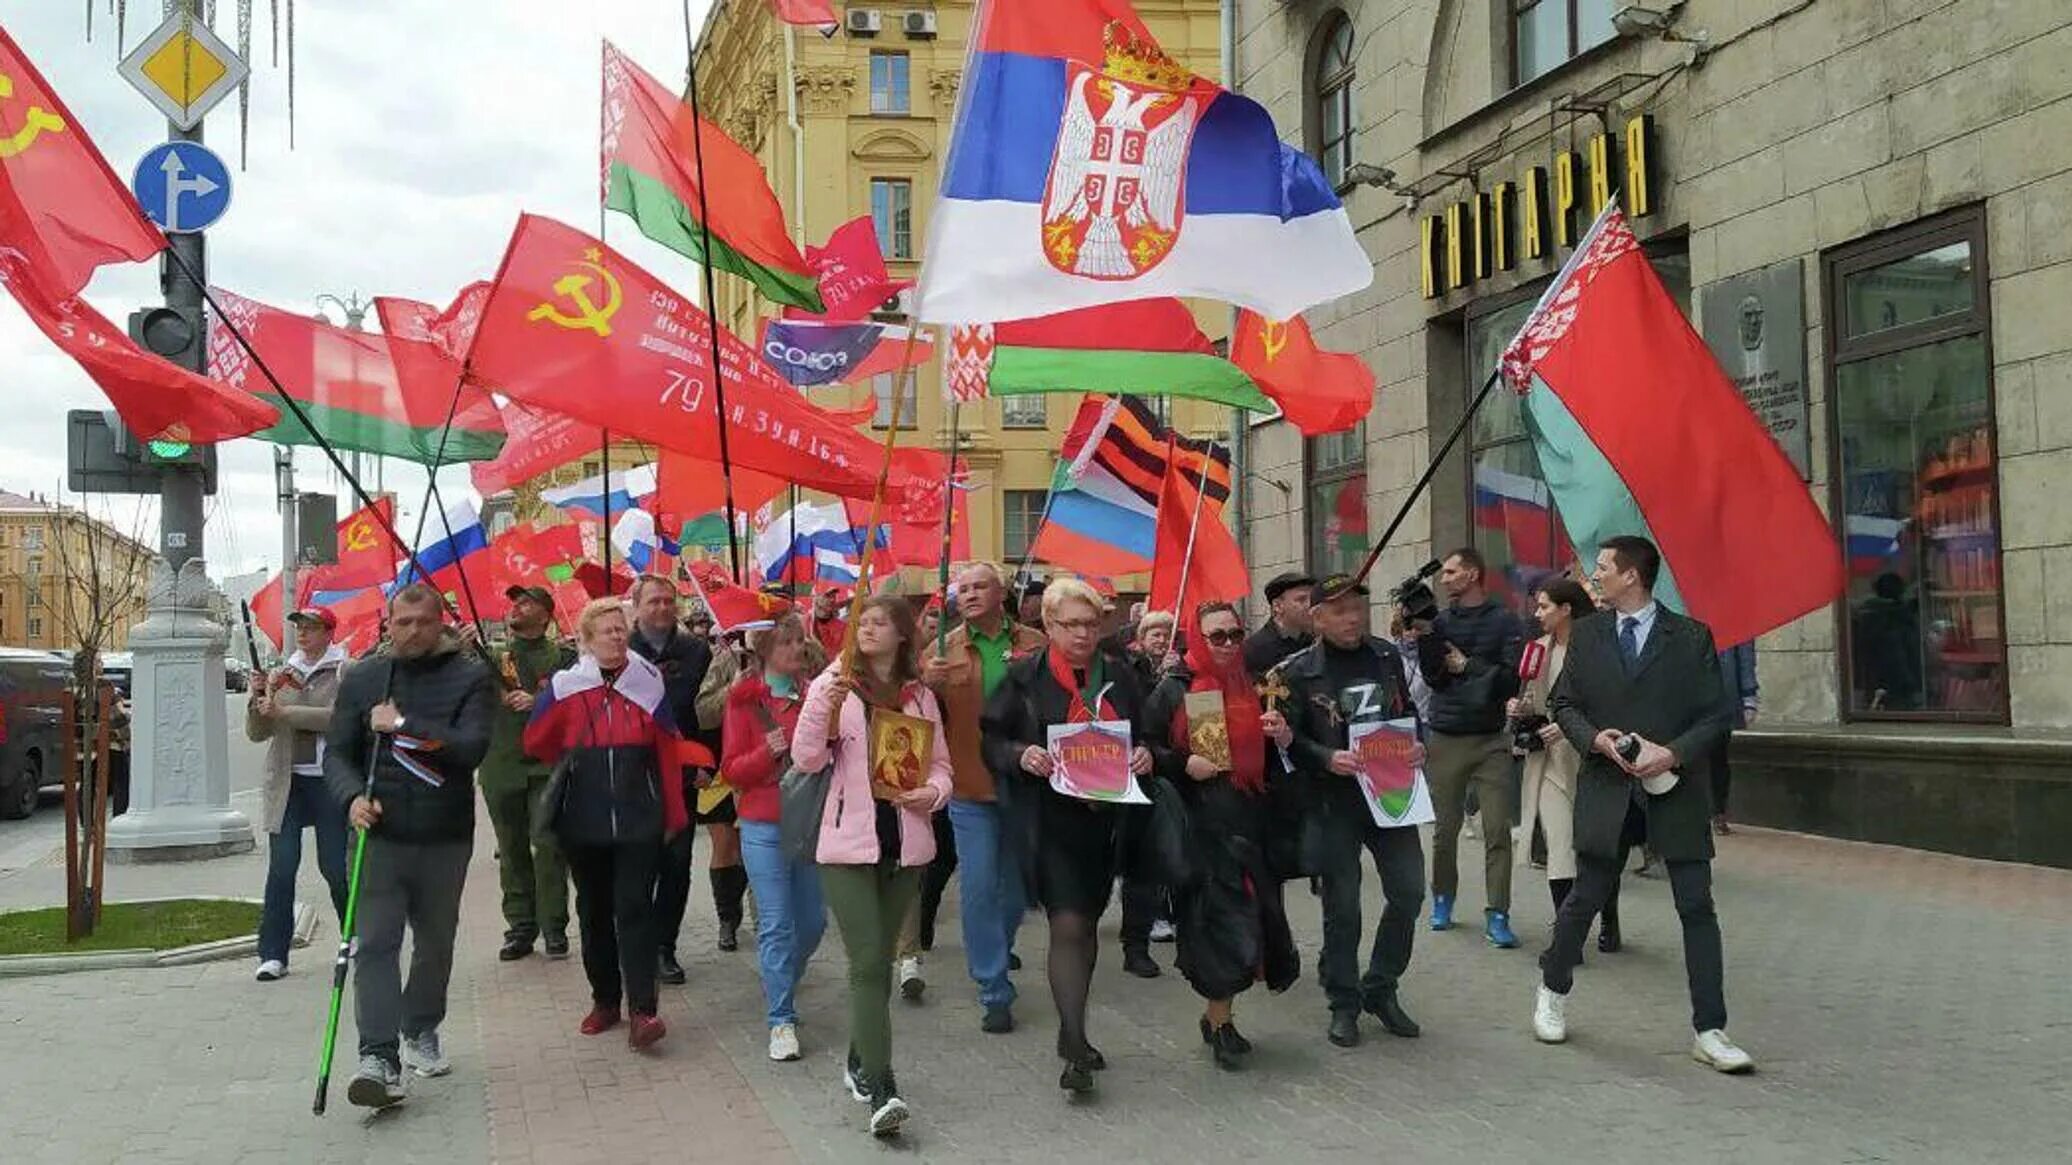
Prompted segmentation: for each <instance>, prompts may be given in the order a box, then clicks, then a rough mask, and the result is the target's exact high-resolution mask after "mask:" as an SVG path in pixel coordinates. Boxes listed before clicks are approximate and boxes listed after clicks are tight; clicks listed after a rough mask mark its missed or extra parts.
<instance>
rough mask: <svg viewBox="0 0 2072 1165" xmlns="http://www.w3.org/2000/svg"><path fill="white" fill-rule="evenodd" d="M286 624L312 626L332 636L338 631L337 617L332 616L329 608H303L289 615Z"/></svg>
mask: <svg viewBox="0 0 2072 1165" xmlns="http://www.w3.org/2000/svg"><path fill="white" fill-rule="evenodd" d="M288 622H290V623H294V624H296V625H297V626H300V625H302V624H304V623H308V624H310V625H312V626H317V627H322V628H323V629H324V630H326V631H329V632H332V633H333V634H336V633H337V631H338V616H337V615H335V614H333V613H332V611H331V608H329V607H303V608H302V609H300V610H298V611H296V612H295V613H294V614H292V615H289V616H288Z"/></svg>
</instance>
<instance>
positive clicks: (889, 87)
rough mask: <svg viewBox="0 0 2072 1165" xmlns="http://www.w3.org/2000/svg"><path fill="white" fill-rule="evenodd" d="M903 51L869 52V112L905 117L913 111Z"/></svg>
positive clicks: (905, 58) (905, 57) (905, 56)
mask: <svg viewBox="0 0 2072 1165" xmlns="http://www.w3.org/2000/svg"><path fill="white" fill-rule="evenodd" d="M909 92H910V91H909V89H908V87H907V55H906V54H905V53H877V52H874V53H872V54H871V112H872V113H879V114H886V115H889V116H894V117H905V116H906V115H907V114H909V113H912V112H913V111H914V106H913V101H912V98H911V97H910V95H909Z"/></svg>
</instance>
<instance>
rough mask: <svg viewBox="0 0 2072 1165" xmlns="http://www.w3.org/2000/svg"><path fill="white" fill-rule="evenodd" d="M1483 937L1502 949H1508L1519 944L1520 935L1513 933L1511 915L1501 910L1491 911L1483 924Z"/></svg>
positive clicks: (1490, 943)
mask: <svg viewBox="0 0 2072 1165" xmlns="http://www.w3.org/2000/svg"><path fill="white" fill-rule="evenodd" d="M1482 937H1483V938H1486V939H1488V940H1489V945H1490V946H1493V947H1496V948H1498V949H1500V950H1506V951H1508V950H1510V949H1512V948H1513V947H1516V946H1517V945H1518V936H1517V935H1515V934H1512V933H1511V916H1510V915H1508V914H1505V913H1504V912H1503V911H1501V910H1492V911H1490V912H1489V919H1488V921H1486V922H1484V923H1483V924H1482Z"/></svg>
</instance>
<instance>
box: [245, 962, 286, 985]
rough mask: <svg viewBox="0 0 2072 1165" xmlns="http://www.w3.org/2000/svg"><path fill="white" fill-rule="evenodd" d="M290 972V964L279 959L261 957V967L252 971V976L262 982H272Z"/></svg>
mask: <svg viewBox="0 0 2072 1165" xmlns="http://www.w3.org/2000/svg"><path fill="white" fill-rule="evenodd" d="M287 973H288V964H286V963H284V962H282V961H281V960H279V959H261V960H260V961H259V969H258V970H256V971H254V972H252V978H254V979H257V980H258V981H259V982H261V983H271V982H273V981H274V980H276V979H279V978H281V977H282V976H283V975H286V974H287Z"/></svg>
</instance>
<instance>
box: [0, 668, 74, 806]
mask: <svg viewBox="0 0 2072 1165" xmlns="http://www.w3.org/2000/svg"><path fill="white" fill-rule="evenodd" d="M69 678H70V670H69V668H68V667H67V666H66V664H65V663H64V661H63V660H60V659H57V658H55V657H54V656H52V655H51V654H50V653H49V652H45V651H22V650H18V649H15V648H0V817H4V818H19V817H27V816H28V815H30V814H31V813H34V812H35V811H36V800H37V796H38V794H39V793H41V792H42V790H43V789H44V788H45V787H51V786H58V785H61V784H63V782H64V772H63V768H64V766H63V760H62V758H63V756H64V752H63V750H62V749H61V748H60V747H59V744H60V740H61V734H62V732H63V723H64V711H63V705H62V704H61V703H60V698H61V697H62V695H63V693H64V690H65V685H66V683H67V681H68V680H69Z"/></svg>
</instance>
